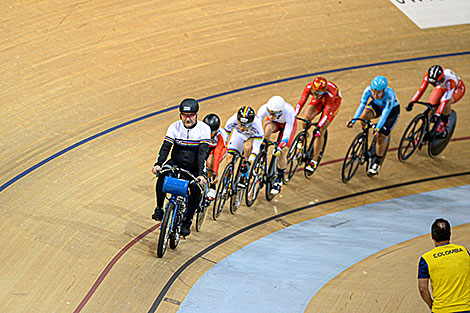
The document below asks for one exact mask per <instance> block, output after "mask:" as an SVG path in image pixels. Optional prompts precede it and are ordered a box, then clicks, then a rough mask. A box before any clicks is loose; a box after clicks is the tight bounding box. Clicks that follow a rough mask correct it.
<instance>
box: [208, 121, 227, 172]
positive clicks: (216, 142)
mask: <svg viewBox="0 0 470 313" xmlns="http://www.w3.org/2000/svg"><path fill="white" fill-rule="evenodd" d="M224 146H225V142H224V137H223V135H222V129H221V128H219V130H218V131H217V134H216V135H215V136H214V137H212V138H211V142H210V144H209V154H210V155H211V154H213V155H214V160H213V162H212V170H213V171H214V173H215V175H217V173H218V172H219V165H220V161H221V160H222V152H223V150H224Z"/></svg>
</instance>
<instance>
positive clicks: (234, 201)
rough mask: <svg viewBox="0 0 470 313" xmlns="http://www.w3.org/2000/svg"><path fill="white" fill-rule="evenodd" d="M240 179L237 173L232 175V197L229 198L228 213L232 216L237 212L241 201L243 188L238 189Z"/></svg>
mask: <svg viewBox="0 0 470 313" xmlns="http://www.w3.org/2000/svg"><path fill="white" fill-rule="evenodd" d="M241 177H242V175H241V173H240V172H238V173H237V174H236V175H234V177H233V181H232V191H233V194H232V197H230V213H232V214H235V212H237V210H238V208H239V207H240V204H241V202H242V199H243V192H244V190H245V188H240V187H239V183H240V179H241Z"/></svg>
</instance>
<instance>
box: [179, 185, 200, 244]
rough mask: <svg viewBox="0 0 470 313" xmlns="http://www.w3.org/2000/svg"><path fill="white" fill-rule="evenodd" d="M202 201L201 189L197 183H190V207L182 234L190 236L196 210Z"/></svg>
mask: <svg viewBox="0 0 470 313" xmlns="http://www.w3.org/2000/svg"><path fill="white" fill-rule="evenodd" d="M200 201H201V189H199V187H198V186H197V185H196V184H190V185H189V197H188V209H187V211H186V216H185V217H184V220H183V225H182V227H181V234H182V235H183V236H188V235H189V234H190V233H191V224H192V222H193V216H194V212H196V209H197V207H198V206H199V203H200Z"/></svg>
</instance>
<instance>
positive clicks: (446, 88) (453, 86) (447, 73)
mask: <svg viewBox="0 0 470 313" xmlns="http://www.w3.org/2000/svg"><path fill="white" fill-rule="evenodd" d="M428 85H429V80H428V73H426V74H425V75H424V77H423V81H422V82H421V86H419V89H418V91H417V92H416V93H415V95H414V96H413V99H411V101H418V100H419V99H420V98H421V96H422V95H423V94H424V92H425V91H426V88H428ZM434 88H436V89H438V90H440V91H441V93H442V97H441V99H440V103H438V104H439V107H438V109H437V111H436V114H437V115H440V114H441V113H442V111H443V110H444V108H445V107H446V105H447V103H449V101H450V99H452V97H454V100H455V102H457V101H458V100H460V98H461V96H462V95H463V94H462V95H460V93H462V89H463V93H465V85H464V84H463V82H462V80H461V79H460V77H459V76H457V74H455V73H454V72H453V71H452V70H450V69H445V70H444V79H443V80H442V82H440V83H439V84H437V85H436V87H434ZM456 93H459V97H458V98H456V95H455V94H456Z"/></svg>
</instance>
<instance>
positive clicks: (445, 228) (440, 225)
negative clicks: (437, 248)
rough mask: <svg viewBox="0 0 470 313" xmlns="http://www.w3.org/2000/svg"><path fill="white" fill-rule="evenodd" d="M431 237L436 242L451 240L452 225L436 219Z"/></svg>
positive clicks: (441, 219)
mask: <svg viewBox="0 0 470 313" xmlns="http://www.w3.org/2000/svg"><path fill="white" fill-rule="evenodd" d="M431 236H432V239H434V240H435V241H436V242H441V241H448V240H450V223H449V222H448V221H447V220H445V219H443V218H438V219H436V220H435V221H434V223H432V226H431Z"/></svg>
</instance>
